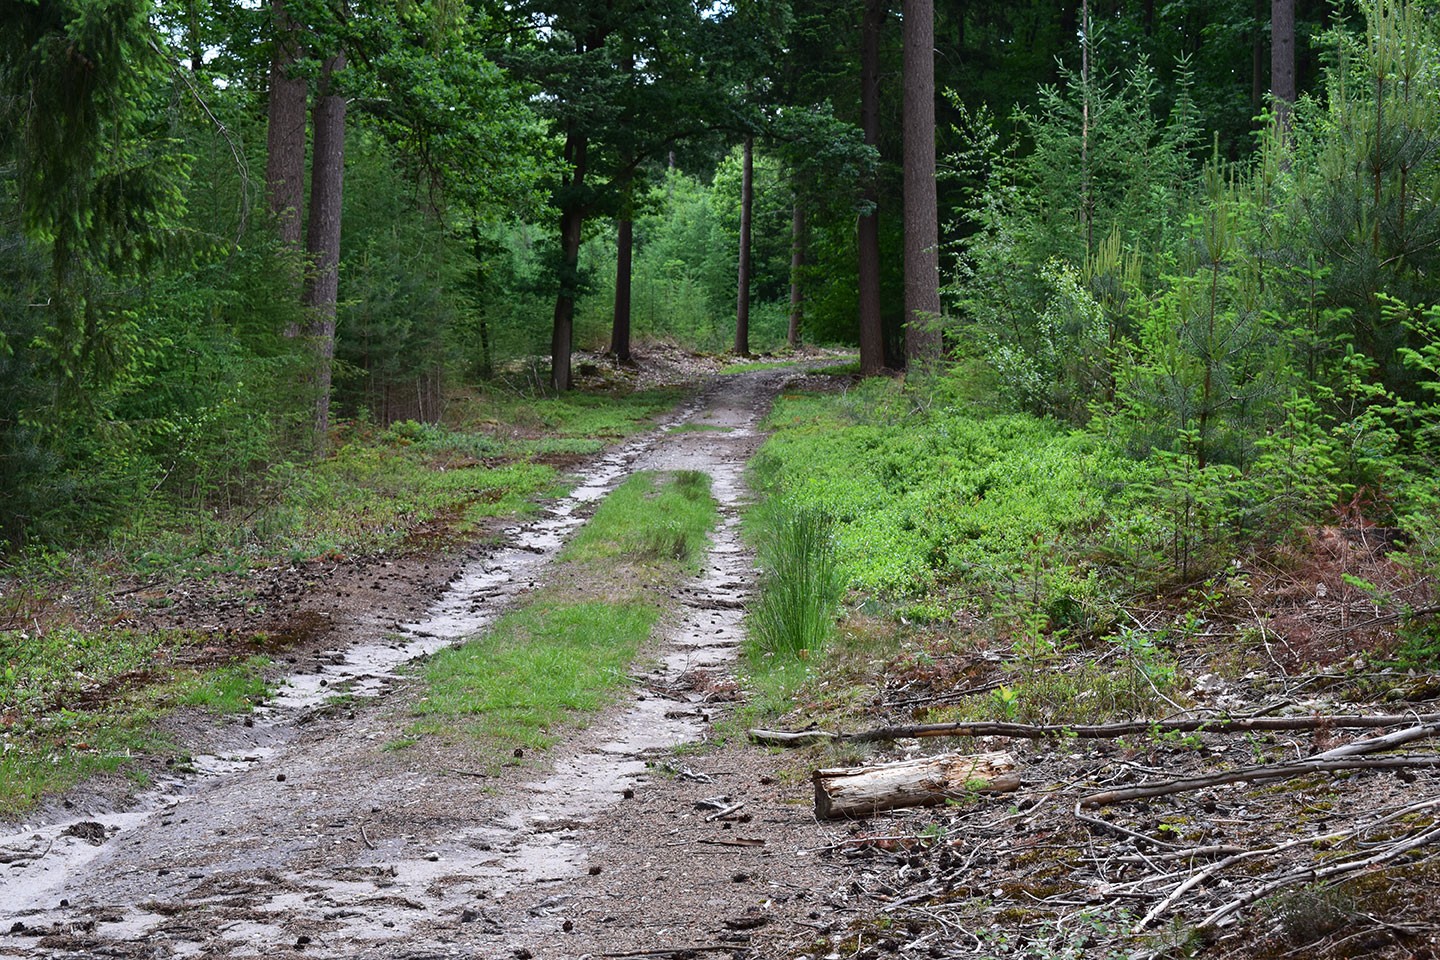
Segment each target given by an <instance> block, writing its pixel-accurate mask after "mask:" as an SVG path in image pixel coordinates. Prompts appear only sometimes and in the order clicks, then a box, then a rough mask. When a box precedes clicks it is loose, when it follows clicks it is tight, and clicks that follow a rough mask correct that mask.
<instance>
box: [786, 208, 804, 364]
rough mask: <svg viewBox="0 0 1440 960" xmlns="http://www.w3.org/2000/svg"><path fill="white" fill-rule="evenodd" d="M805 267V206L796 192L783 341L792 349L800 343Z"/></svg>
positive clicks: (791, 228)
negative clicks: (788, 317) (801, 272)
mask: <svg viewBox="0 0 1440 960" xmlns="http://www.w3.org/2000/svg"><path fill="white" fill-rule="evenodd" d="M804 267H805V208H804V207H802V206H801V205H800V196H799V194H798V193H797V194H796V196H795V198H794V200H793V201H792V202H791V210H790V326H789V328H788V329H787V330H786V331H785V342H786V343H788V344H789V345H790V349H791V350H794V349H795V348H796V347H798V346H799V345H800V321H801V319H802V316H803V314H804V310H805V306H804V303H805V300H804V293H803V292H802V291H801V288H800V271H801V270H802V269H803V268H804Z"/></svg>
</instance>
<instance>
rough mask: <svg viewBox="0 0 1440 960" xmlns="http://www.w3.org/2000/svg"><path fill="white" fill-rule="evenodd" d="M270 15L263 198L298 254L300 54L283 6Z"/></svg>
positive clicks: (277, 1)
mask: <svg viewBox="0 0 1440 960" xmlns="http://www.w3.org/2000/svg"><path fill="white" fill-rule="evenodd" d="M270 15H271V21H272V23H273V24H274V30H275V50H274V52H273V54H272V55H271V58H270V99H269V103H268V104H267V106H266V133H265V145H266V155H265V194H266V196H267V198H268V199H269V203H270V212H271V214H273V215H274V217H275V221H276V223H277V224H278V225H279V227H280V239H281V240H283V241H285V243H287V244H289V245H290V246H292V247H295V248H297V249H298V248H299V246H300V233H301V231H300V226H301V224H300V210H301V206H302V204H303V203H304V196H305V99H306V93H307V91H306V84H305V78H304V77H294V76H291V74H290V70H291V67H292V66H293V64H294V63H295V61H296V60H297V59H299V57H300V54H301V48H300V38H299V31H298V29H297V28H296V26H295V23H294V21H292V20H291V19H290V17H289V15H288V14H287V13H286V12H285V4H284V0H271V3H270ZM298 332H299V331H291V333H292V334H295V333H298Z"/></svg>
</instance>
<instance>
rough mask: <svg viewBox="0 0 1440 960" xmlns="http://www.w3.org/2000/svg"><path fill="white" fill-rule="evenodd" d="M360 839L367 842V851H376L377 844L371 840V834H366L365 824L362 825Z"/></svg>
mask: <svg viewBox="0 0 1440 960" xmlns="http://www.w3.org/2000/svg"><path fill="white" fill-rule="evenodd" d="M360 839H361V840H364V841H365V847H366V849H368V850H374V849H375V844H374V843H373V842H372V841H371V840H370V834H368V833H366V832H365V824H363V823H362V824H360Z"/></svg>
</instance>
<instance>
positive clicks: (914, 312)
mask: <svg viewBox="0 0 1440 960" xmlns="http://www.w3.org/2000/svg"><path fill="white" fill-rule="evenodd" d="M904 45H905V47H904V56H905V61H904V70H903V72H904V84H905V89H904V99H905V121H904V149H905V158H904V177H905V359H906V362H907V364H908V365H909V366H910V367H911V368H912V369H914V368H915V367H916V366H923V365H926V364H929V363H933V362H935V361H937V360H939V359H940V331H939V330H938V329H937V328H936V327H935V321H936V319H938V317H939V315H940V215H939V209H938V206H937V203H936V196H935V7H934V2H933V0H905V20H904Z"/></svg>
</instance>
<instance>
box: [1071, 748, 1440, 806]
mask: <svg viewBox="0 0 1440 960" xmlns="http://www.w3.org/2000/svg"><path fill="white" fill-rule="evenodd" d="M1404 767H1440V755H1429V756H1422V757H1365V758H1359V757H1357V758H1354V759H1344V760H1318V761H1317V760H1299V761H1296V762H1294V763H1274V764H1265V765H1263V766H1258V767H1239V768H1237V769H1235V770H1226V771H1223V772H1221V773H1212V774H1207V775H1205V776H1201V777H1183V778H1181V779H1179V780H1166V781H1163V782H1160V783H1146V784H1141V785H1139V786H1136V787H1127V788H1124V789H1121V790H1105V791H1102V792H1100V793H1092V794H1089V795H1088V796H1084V797H1081V798H1080V805H1081V806H1084V807H1103V806H1107V805H1109V804H1112V803H1125V802H1126V801H1129V800H1144V799H1146V798H1147V797H1163V796H1167V795H1169V794H1172V793H1185V792H1186V791H1189V790H1203V789H1205V788H1206V787H1218V786H1220V785H1222V784H1226V783H1240V782H1242V781H1243V782H1247V783H1256V782H1260V781H1265V780H1289V779H1293V778H1294V777H1303V776H1305V775H1307V774H1311V773H1334V772H1337V771H1342V770H1376V769H1379V770H1396V769H1401V768H1404Z"/></svg>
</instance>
